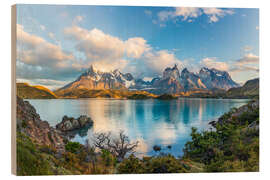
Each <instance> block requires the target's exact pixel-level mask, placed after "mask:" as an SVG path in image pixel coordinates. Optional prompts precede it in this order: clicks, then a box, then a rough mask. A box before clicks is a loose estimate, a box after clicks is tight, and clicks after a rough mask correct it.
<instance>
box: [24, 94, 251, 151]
mask: <svg viewBox="0 0 270 180" xmlns="http://www.w3.org/2000/svg"><path fill="white" fill-rule="evenodd" d="M29 102H30V103H31V104H32V105H33V106H34V107H35V108H36V110H37V113H39V114H40V116H41V119H42V120H46V121H48V122H49V123H50V125H51V126H55V125H56V124H57V123H59V122H61V120H62V117H63V116H64V115H67V116H72V117H75V118H77V117H79V116H80V115H88V116H90V117H91V118H92V119H93V121H94V125H93V127H92V128H90V129H88V130H86V131H85V132H84V133H79V134H76V135H75V137H74V138H73V139H72V141H77V142H80V143H84V142H85V140H86V139H87V138H89V139H90V140H91V136H92V134H93V132H112V133H118V132H119V131H121V130H123V131H124V132H125V134H126V135H128V137H129V138H130V140H131V141H135V140H138V141H139V147H138V148H137V155H138V156H140V155H154V154H155V152H154V151H153V146H154V145H160V146H161V147H162V152H165V153H171V154H173V155H175V156H179V155H182V154H183V151H182V149H183V147H184V145H185V143H186V142H187V141H188V140H190V139H191V137H190V132H191V127H197V128H198V129H199V130H205V129H209V127H210V126H209V125H208V123H209V122H210V121H213V120H216V119H217V118H218V117H219V116H221V115H222V114H223V113H225V112H228V111H229V110H230V109H231V108H233V107H239V106H242V105H244V104H246V103H247V102H248V100H243V99H234V100H231V99H199V98H198V99H185V98H183V99H177V100H168V101H167V100H118V99H48V100H29ZM168 145H171V146H172V148H171V149H168V148H167V146H168Z"/></svg>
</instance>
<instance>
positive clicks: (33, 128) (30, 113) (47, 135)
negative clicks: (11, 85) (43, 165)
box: [16, 96, 65, 152]
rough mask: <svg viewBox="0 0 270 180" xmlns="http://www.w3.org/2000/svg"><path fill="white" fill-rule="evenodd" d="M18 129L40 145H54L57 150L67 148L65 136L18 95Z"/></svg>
mask: <svg viewBox="0 0 270 180" xmlns="http://www.w3.org/2000/svg"><path fill="white" fill-rule="evenodd" d="M16 119H17V131H20V132H22V133H25V134H26V135H27V136H29V137H30V138H31V140H32V141H33V142H35V143H36V144H38V145H42V146H44V145H45V146H48V147H53V148H55V149H56V151H58V152H61V151H64V150H65V142H64V141H65V137H64V136H62V134H61V133H60V132H59V131H57V130H56V129H55V128H53V127H50V125H49V123H48V122H47V121H43V120H41V119H40V116H39V114H37V112H36V110H35V108H34V107H33V106H32V105H31V104H30V103H29V102H28V101H24V100H23V99H21V98H19V97H18V96H17V112H16Z"/></svg>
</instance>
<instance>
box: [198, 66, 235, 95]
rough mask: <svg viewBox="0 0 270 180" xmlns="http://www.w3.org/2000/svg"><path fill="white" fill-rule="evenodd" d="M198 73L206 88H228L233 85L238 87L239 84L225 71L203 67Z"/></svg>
mask: <svg viewBox="0 0 270 180" xmlns="http://www.w3.org/2000/svg"><path fill="white" fill-rule="evenodd" d="M198 75H199V77H200V79H201V80H202V82H203V83H204V84H205V85H206V87H207V88H208V89H214V88H218V89H225V90H228V89H230V88H233V87H239V84H237V83H236V82H234V81H233V80H232V78H231V76H230V75H229V73H228V72H226V71H221V70H217V69H215V68H211V69H209V68H206V67H203V68H201V70H200V71H199V74H198Z"/></svg>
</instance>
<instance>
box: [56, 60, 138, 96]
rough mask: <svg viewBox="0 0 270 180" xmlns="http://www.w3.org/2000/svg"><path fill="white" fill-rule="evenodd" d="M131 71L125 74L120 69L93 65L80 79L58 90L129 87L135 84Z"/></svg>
mask: <svg viewBox="0 0 270 180" xmlns="http://www.w3.org/2000/svg"><path fill="white" fill-rule="evenodd" d="M134 83H135V82H134V79H133V76H132V75H131V74H130V73H127V74H123V73H122V72H120V70H119V69H115V70H113V71H109V72H103V71H100V70H98V69H96V68H95V67H94V66H93V65H91V66H90V67H89V68H88V69H87V70H86V71H85V72H84V73H82V74H81V75H80V76H79V78H78V79H76V80H75V81H73V82H71V83H69V84H68V85H66V86H64V87H63V88H60V89H59V90H58V91H72V90H76V89H127V88H129V87H131V86H133V85H134Z"/></svg>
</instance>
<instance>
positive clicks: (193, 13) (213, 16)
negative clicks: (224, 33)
mask: <svg viewBox="0 0 270 180" xmlns="http://www.w3.org/2000/svg"><path fill="white" fill-rule="evenodd" d="M233 13H234V12H233V11H232V10H230V9H221V8H194V7H176V8H175V9H174V10H173V11H161V12H159V13H158V17H159V20H160V21H166V20H169V19H174V18H177V17H180V18H182V19H181V20H182V21H188V22H192V19H195V18H197V17H199V16H201V15H203V14H205V15H207V16H208V18H209V23H214V22H218V21H219V19H220V18H222V17H224V16H226V15H232V14H233Z"/></svg>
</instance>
